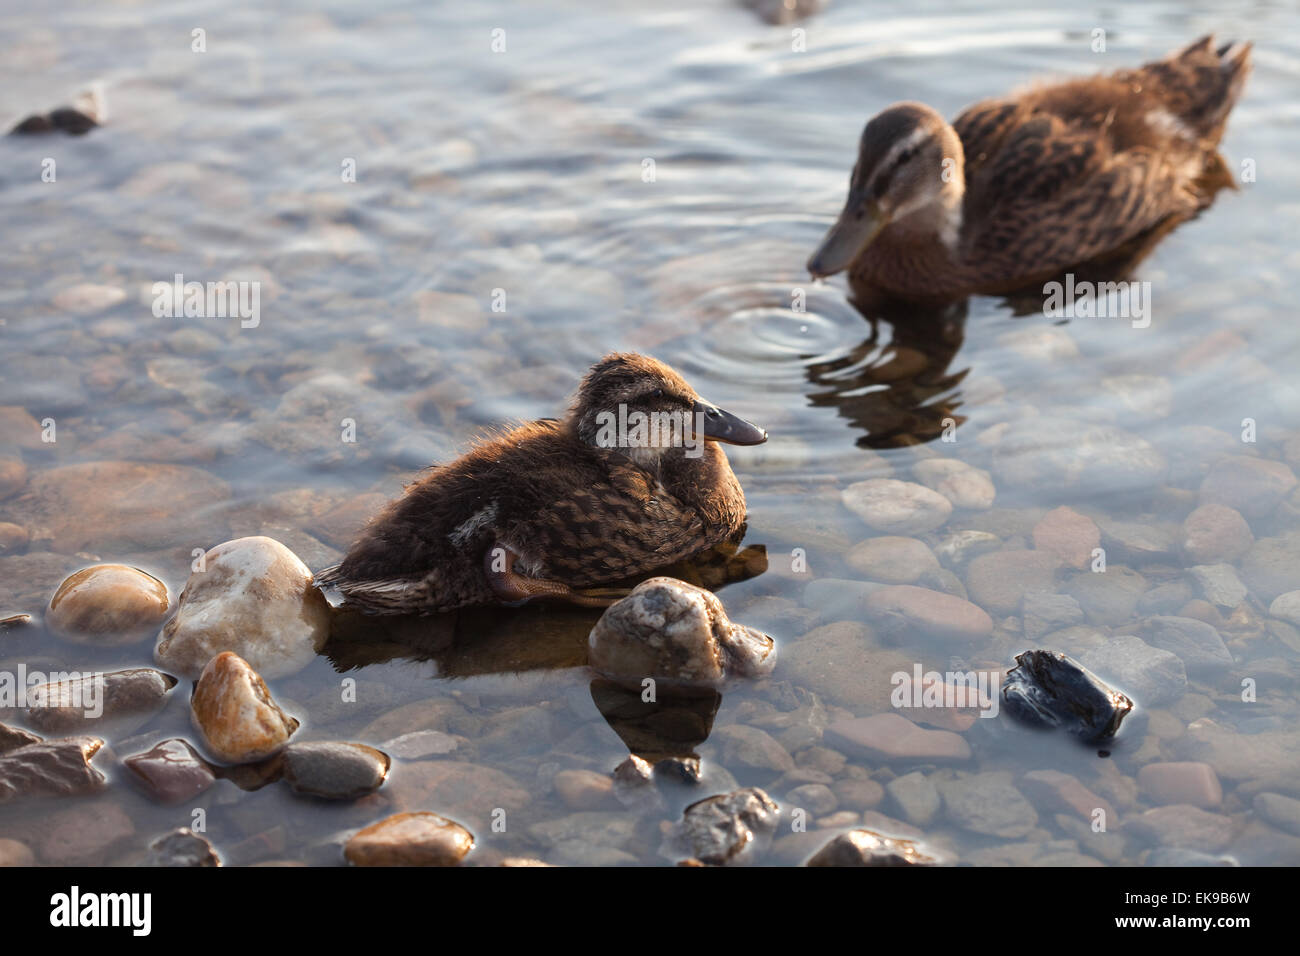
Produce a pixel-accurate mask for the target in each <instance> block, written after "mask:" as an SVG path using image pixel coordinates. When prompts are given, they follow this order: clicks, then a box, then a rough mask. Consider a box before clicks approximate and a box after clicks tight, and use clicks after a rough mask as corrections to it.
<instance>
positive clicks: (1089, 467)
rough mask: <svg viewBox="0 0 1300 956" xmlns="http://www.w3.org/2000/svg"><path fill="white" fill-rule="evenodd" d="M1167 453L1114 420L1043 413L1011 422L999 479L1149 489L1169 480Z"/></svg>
mask: <svg viewBox="0 0 1300 956" xmlns="http://www.w3.org/2000/svg"><path fill="white" fill-rule="evenodd" d="M1167 470H1168V463H1167V462H1166V460H1165V456H1164V455H1163V454H1161V453H1160V452H1159V451H1158V450H1157V449H1156V448H1155V447H1154V446H1152V445H1151V444H1150V443H1149V442H1147V441H1145V440H1144V439H1142V438H1139V437H1138V436H1136V435H1134V434H1132V433H1131V432H1127V431H1124V430H1123V429H1121V428H1116V427H1114V426H1111V425H1095V424H1090V423H1087V422H1081V421H1078V420H1073V419H1067V418H1058V417H1049V416H1041V417H1037V418H1027V419H1024V420H1021V421H1017V422H1012V423H1011V425H1010V426H1009V427H1008V428H1007V430H1006V432H1005V434H1003V435H1002V438H1001V440H1000V441H999V442H998V444H997V446H996V447H995V448H994V452H993V475H994V477H995V478H996V479H997V480H998V481H999V483H1002V482H1005V483H1006V484H1008V485H1011V486H1014V487H1017V488H1028V489H1031V490H1037V489H1042V488H1057V489H1060V490H1062V491H1074V490H1084V491H1087V492H1088V493H1089V494H1093V495H1104V494H1107V493H1111V494H1114V493H1121V492H1135V491H1140V490H1145V489H1148V488H1150V487H1152V486H1153V485H1157V484H1159V483H1160V482H1161V481H1163V480H1164V477H1165V473H1166V471H1167Z"/></svg>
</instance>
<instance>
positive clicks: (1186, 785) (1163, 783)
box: [1138, 762, 1223, 810]
mask: <svg viewBox="0 0 1300 956" xmlns="http://www.w3.org/2000/svg"><path fill="white" fill-rule="evenodd" d="M1138 786H1139V787H1141V788H1142V793H1143V795H1145V796H1146V798H1147V799H1148V800H1150V801H1151V802H1152V803H1154V804H1156V805H1158V806H1159V805H1165V804H1171V803H1172V804H1187V805H1189V806H1193V807H1200V808H1201V809H1202V810H1209V809H1211V808H1213V807H1217V806H1219V804H1221V803H1223V787H1222V786H1221V785H1220V783H1219V778H1218V776H1217V775H1216V774H1215V772H1214V768H1213V767H1211V766H1210V765H1209V764H1206V763H1183V762H1172V763H1149V764H1147V765H1146V766H1145V767H1143V768H1142V769H1141V770H1139V771H1138Z"/></svg>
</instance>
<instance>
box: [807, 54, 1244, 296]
mask: <svg viewBox="0 0 1300 956" xmlns="http://www.w3.org/2000/svg"><path fill="white" fill-rule="evenodd" d="M1249 72H1250V44H1248V43H1246V44H1232V43H1229V44H1225V45H1222V46H1219V47H1216V46H1215V45H1214V42H1213V39H1212V38H1211V37H1208V36H1207V37H1203V38H1202V39H1200V40H1198V41H1197V42H1195V43H1193V44H1192V45H1191V46H1189V47H1187V48H1186V49H1184V50H1181V51H1179V52H1177V53H1174V54H1173V55H1171V56H1169V57H1168V58H1167V59H1164V60H1160V61H1158V62H1155V63H1149V64H1147V65H1146V66H1142V67H1139V68H1138V69H1133V70H1120V71H1118V72H1115V73H1108V74H1100V75H1098V76H1093V77H1089V78H1086V79H1077V80H1067V81H1065V82H1060V83H1054V84H1050V85H1041V86H1037V87H1034V88H1031V89H1029V90H1027V91H1026V92H1023V93H1021V94H1019V95H1016V96H1011V97H1008V98H1005V99H993V100H985V101H983V102H981V103H976V104H975V105H974V106H972V107H970V108H969V109H967V110H966V111H965V112H964V113H962V114H961V115H960V116H958V117H957V119H956V120H955V121H954V122H953V123H952V125H949V124H948V123H946V122H945V121H944V120H943V118H942V117H941V116H940V115H939V114H938V113H937V112H935V111H934V110H933V109H931V108H930V107H928V106H926V105H924V104H923V103H898V104H896V105H894V106H891V107H889V108H888V109H886V110H885V111H884V112H882V113H880V114H879V115H877V116H876V117H874V118H873V119H872V120H871V121H870V122H868V123H867V126H866V128H865V129H864V130H863V132H862V140H861V143H860V146H859V150H858V161H857V165H856V166H855V167H854V169H853V175H852V177H851V179H850V180H849V193H848V199H847V201H846V202H845V204H844V210H843V212H841V213H840V216H839V219H838V221H836V223H835V225H834V226H832V227H831V230H830V232H829V233H827V235H826V238H825V239H824V240H823V241H822V243H821V246H820V247H819V248H818V249H817V251H816V252H814V253H813V255H812V257H811V258H810V259H809V260H808V271H809V272H811V273H812V274H813V275H814V276H819V277H820V276H829V275H832V274H834V273H837V272H840V271H842V270H845V269H848V270H849V274H850V279H851V282H852V283H853V285H854V286H855V288H865V289H867V290H871V291H873V292H877V293H884V294H885V295H888V296H895V297H898V298H903V299H912V300H921V301H952V300H955V299H959V298H963V297H965V296H967V295H971V294H974V293H1001V292H1010V291H1013V290H1018V289H1022V288H1025V287H1027V286H1028V285H1030V284H1032V283H1035V282H1042V281H1043V280H1044V279H1047V278H1051V277H1053V276H1056V275H1059V274H1060V273H1062V272H1064V271H1066V270H1067V269H1069V268H1070V267H1072V266H1075V265H1078V264H1084V263H1090V262H1096V261H1097V260H1101V259H1105V258H1108V257H1110V256H1113V255H1116V254H1119V253H1121V252H1122V251H1123V250H1124V249H1125V248H1136V247H1139V246H1142V245H1143V243H1144V240H1146V239H1148V238H1149V237H1151V236H1158V235H1162V234H1163V233H1164V231H1167V229H1168V228H1170V227H1171V226H1172V225H1173V224H1176V223H1178V222H1180V221H1182V220H1185V219H1187V218H1189V217H1191V216H1193V215H1195V214H1196V213H1197V212H1198V211H1199V210H1201V209H1203V208H1204V207H1205V206H1206V205H1208V204H1209V202H1210V200H1211V199H1212V197H1213V195H1214V193H1215V192H1216V191H1217V189H1218V188H1220V187H1222V186H1223V185H1225V184H1226V183H1227V182H1230V181H1231V177H1230V176H1228V174H1227V171H1226V167H1225V166H1224V163H1223V160H1222V158H1221V157H1220V156H1219V155H1218V152H1217V147H1218V144H1219V140H1220V139H1221V138H1222V136H1223V129H1224V125H1225V123H1226V122H1227V119H1228V113H1229V112H1230V111H1231V110H1232V107H1233V105H1234V104H1235V103H1236V101H1237V98H1238V96H1240V94H1241V89H1242V85H1243V84H1244V83H1245V80H1246V76H1247V74H1248V73H1249Z"/></svg>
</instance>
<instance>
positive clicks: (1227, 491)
mask: <svg viewBox="0 0 1300 956" xmlns="http://www.w3.org/2000/svg"><path fill="white" fill-rule="evenodd" d="M1295 486H1296V477H1295V473H1294V472H1292V471H1291V469H1290V468H1288V467H1287V466H1286V465H1285V464H1283V463H1282V462H1280V461H1269V460H1268V459H1267V458H1254V457H1251V456H1249V455H1232V456H1229V457H1226V458H1220V459H1219V460H1218V461H1216V462H1215V463H1214V464H1213V465H1212V466H1211V467H1210V472H1209V474H1207V475H1206V476H1205V480H1204V481H1202V482H1201V491H1200V500H1201V504H1215V505H1225V506H1227V507H1229V508H1232V509H1234V510H1236V511H1239V512H1240V513H1241V514H1243V515H1245V516H1246V517H1248V518H1263V517H1266V516H1267V515H1269V514H1271V513H1272V511H1273V509H1274V508H1276V507H1277V506H1278V504H1279V503H1280V502H1281V501H1282V499H1283V498H1285V497H1286V496H1287V495H1288V494H1289V493H1290V492H1291V489H1292V488H1294V487H1295Z"/></svg>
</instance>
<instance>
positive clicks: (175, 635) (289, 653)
mask: <svg viewBox="0 0 1300 956" xmlns="http://www.w3.org/2000/svg"><path fill="white" fill-rule="evenodd" d="M203 561H204V569H203V570H201V571H195V572H194V573H193V574H191V575H190V577H189V580H188V581H186V582H185V589H184V590H183V591H182V592H181V596H180V600H179V601H178V603H177V608H176V614H175V615H174V616H173V617H172V619H171V620H170V621H168V622H167V625H166V627H164V628H163V631H162V635H161V638H160V640H159V642H158V647H157V649H156V650H155V657H156V659H157V661H158V663H159V664H160V665H162V666H163V667H167V668H169V669H171V670H174V671H176V672H177V673H179V674H182V675H184V676H186V677H191V678H194V677H198V675H199V674H200V673H202V671H203V668H204V667H205V666H206V665H207V663H208V661H210V660H212V658H213V657H214V656H215V655H217V654H218V653H220V652H222V651H234V652H235V653H237V654H238V655H239V656H240V657H242V658H244V659H245V660H246V661H248V663H249V664H250V665H251V666H252V667H253V669H255V670H256V671H258V672H259V673H261V674H263V675H265V676H266V677H269V678H277V677H285V676H287V675H289V674H294V673H297V672H298V671H300V670H302V669H303V668H304V667H306V666H307V665H308V664H310V663H311V662H312V660H314V659H315V657H316V653H317V652H318V651H319V650H320V649H321V648H322V647H323V646H324V644H325V640H326V638H328V637H329V626H330V623H329V622H330V617H329V605H328V604H327V603H326V601H325V598H324V597H323V596H322V595H321V593H320V592H319V591H317V590H316V588H315V587H314V586H313V585H312V574H311V571H309V570H308V569H307V566H306V565H305V564H303V563H302V562H301V561H300V560H298V557H297V556H296V555H295V554H294V553H293V552H292V551H290V550H289V549H288V548H286V547H285V546H284V545H282V544H280V542H278V541H276V540H274V539H273V538H266V537H260V536H259V537H250V538H237V539H235V540H234V541H227V542H225V543H224V544H219V545H217V546H216V547H215V548H213V549H212V550H211V551H209V552H208V553H207V554H206V555H204V557H203Z"/></svg>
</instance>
